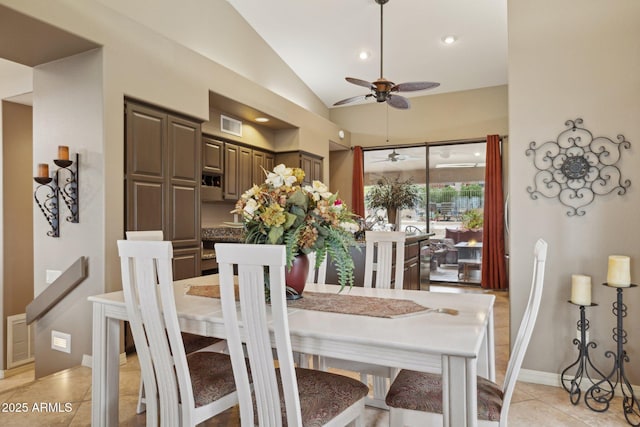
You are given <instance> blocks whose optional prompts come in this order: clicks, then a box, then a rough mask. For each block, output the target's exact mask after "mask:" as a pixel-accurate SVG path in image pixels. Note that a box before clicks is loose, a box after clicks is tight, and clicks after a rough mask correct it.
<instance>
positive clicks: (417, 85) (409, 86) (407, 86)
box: [391, 82, 440, 92]
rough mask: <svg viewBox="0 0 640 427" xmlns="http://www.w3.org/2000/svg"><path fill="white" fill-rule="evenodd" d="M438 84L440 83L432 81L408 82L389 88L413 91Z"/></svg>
mask: <svg viewBox="0 0 640 427" xmlns="http://www.w3.org/2000/svg"><path fill="white" fill-rule="evenodd" d="M438 86H440V83H434V82H408V83H400V84H397V85H395V86H394V87H392V88H391V90H392V91H394V92H413V91H415V90H426V89H433V88H434V87H438Z"/></svg>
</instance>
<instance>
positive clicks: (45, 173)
mask: <svg viewBox="0 0 640 427" xmlns="http://www.w3.org/2000/svg"><path fill="white" fill-rule="evenodd" d="M38 177H39V178H49V165H48V164H46V163H39V164H38Z"/></svg>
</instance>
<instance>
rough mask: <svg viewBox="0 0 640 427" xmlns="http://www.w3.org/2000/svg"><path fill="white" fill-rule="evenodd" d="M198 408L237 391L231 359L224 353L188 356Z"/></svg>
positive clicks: (201, 353)
mask: <svg viewBox="0 0 640 427" xmlns="http://www.w3.org/2000/svg"><path fill="white" fill-rule="evenodd" d="M187 364H188V365H189V376H190V377H191V386H192V388H193V399H194V401H195V406H196V408H198V407H200V406H203V405H206V404H208V403H210V402H213V401H214V400H218V399H220V398H222V397H224V396H226V395H228V394H229V393H233V392H234V391H236V383H235V381H234V379H233V368H232V367H231V358H230V357H229V355H227V354H224V353H215V352H212V351H201V352H196V353H191V354H188V355H187Z"/></svg>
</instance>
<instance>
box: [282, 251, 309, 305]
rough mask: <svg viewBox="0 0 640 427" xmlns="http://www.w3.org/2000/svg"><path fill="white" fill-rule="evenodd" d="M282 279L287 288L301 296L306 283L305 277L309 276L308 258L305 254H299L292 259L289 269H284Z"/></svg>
mask: <svg viewBox="0 0 640 427" xmlns="http://www.w3.org/2000/svg"><path fill="white" fill-rule="evenodd" d="M284 271H285V274H284V279H285V283H286V284H287V286H288V287H290V288H292V289H293V290H294V291H296V292H297V294H298V295H302V291H303V290H304V285H305V284H306V283H307V275H308V274H309V258H308V257H307V255H306V254H299V255H296V256H295V258H293V264H292V265H291V269H289V268H285V269H284Z"/></svg>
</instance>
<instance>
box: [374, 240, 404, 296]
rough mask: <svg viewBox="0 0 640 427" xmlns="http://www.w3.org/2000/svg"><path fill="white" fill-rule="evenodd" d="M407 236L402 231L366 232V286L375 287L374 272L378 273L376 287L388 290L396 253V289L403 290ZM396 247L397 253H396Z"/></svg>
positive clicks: (394, 282)
mask: <svg viewBox="0 0 640 427" xmlns="http://www.w3.org/2000/svg"><path fill="white" fill-rule="evenodd" d="M405 240H406V234H405V233H404V232H402V231H366V232H365V241H366V253H365V264H364V265H365V267H364V286H365V287H367V288H370V287H372V286H373V271H374V270H375V272H376V280H375V287H376V288H381V289H388V288H390V287H391V277H392V272H393V264H394V262H393V261H394V253H395V275H394V281H393V287H394V289H402V286H403V282H404V242H405ZM394 246H395V251H394Z"/></svg>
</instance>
